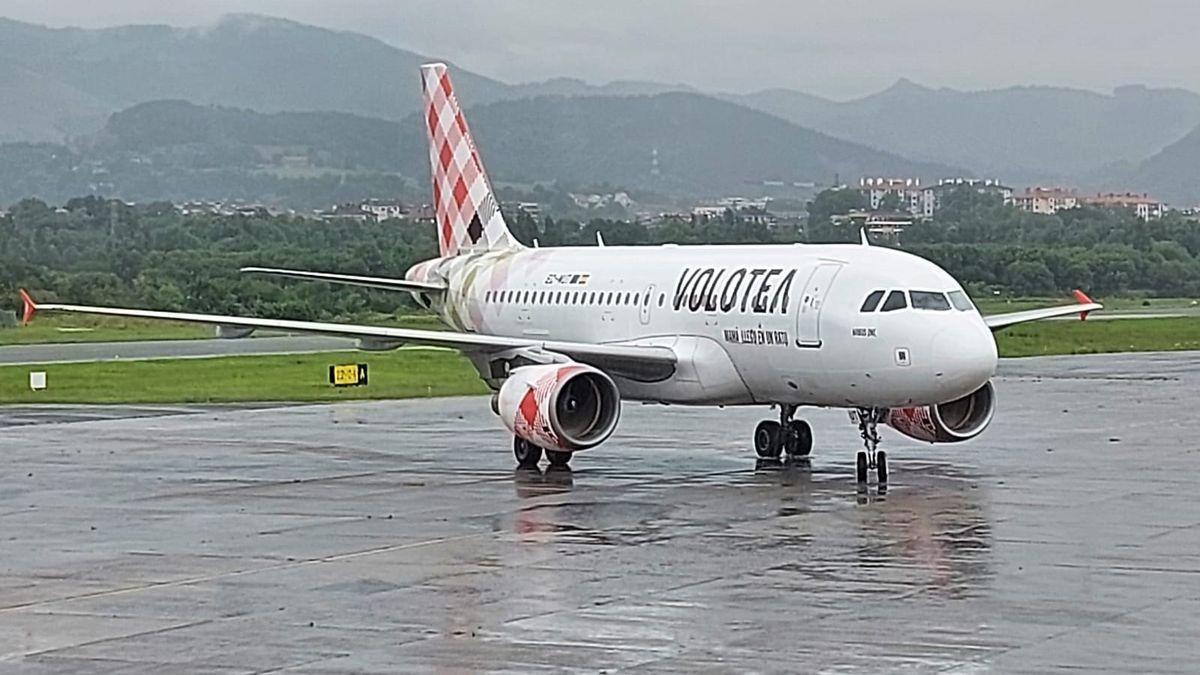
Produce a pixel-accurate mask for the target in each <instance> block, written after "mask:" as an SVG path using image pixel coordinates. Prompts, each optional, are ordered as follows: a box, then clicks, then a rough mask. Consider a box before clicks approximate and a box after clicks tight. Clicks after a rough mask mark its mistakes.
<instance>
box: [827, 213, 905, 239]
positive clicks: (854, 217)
mask: <svg viewBox="0 0 1200 675" xmlns="http://www.w3.org/2000/svg"><path fill="white" fill-rule="evenodd" d="M915 218H916V216H914V215H912V214H911V213H908V212H907V211H905V212H901V213H878V212H876V213H872V212H869V211H851V212H850V213H846V214H842V215H836V216H833V218H832V219H831V220H832V222H833V224H834V225H841V226H843V227H851V228H854V229H856V230H861V229H866V231H867V232H869V233H871V234H873V235H876V236H878V237H884V238H887V239H890V240H892V241H899V239H900V233H901V232H903V231H904V230H905V229H907V228H908V227H910V226H912V224H913V222H914V220H915Z"/></svg>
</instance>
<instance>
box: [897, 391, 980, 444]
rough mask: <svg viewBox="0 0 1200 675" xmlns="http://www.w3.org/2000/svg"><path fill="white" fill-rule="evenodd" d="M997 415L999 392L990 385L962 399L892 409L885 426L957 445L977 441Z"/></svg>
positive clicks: (923, 437)
mask: <svg viewBox="0 0 1200 675" xmlns="http://www.w3.org/2000/svg"><path fill="white" fill-rule="evenodd" d="M995 414H996V392H995V390H994V389H992V383H991V382H988V383H987V384H985V385H983V386H982V387H980V388H979V389H976V390H975V391H973V392H971V393H970V394H967V395H966V396H963V397H962V398H960V399H956V400H954V401H950V402H948V403H939V404H937V405H929V406H920V407H915V408H892V409H891V410H889V411H888V413H887V416H886V417H885V418H884V423H885V424H887V425H888V426H889V427H891V428H893V429H895V430H896V431H899V432H900V433H902V434H904V435H905V436H908V437H909V438H915V439H916V440H918V441H926V442H929V443H958V442H960V441H966V440H970V439H972V438H975V437H976V436H978V435H979V434H981V433H982V432H983V430H984V429H986V428H987V425H988V424H990V423H991V422H992V417H993V416H995Z"/></svg>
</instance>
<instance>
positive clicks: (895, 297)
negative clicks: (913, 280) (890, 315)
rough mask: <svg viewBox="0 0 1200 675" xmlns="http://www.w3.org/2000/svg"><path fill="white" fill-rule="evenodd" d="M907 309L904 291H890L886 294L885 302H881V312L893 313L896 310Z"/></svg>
mask: <svg viewBox="0 0 1200 675" xmlns="http://www.w3.org/2000/svg"><path fill="white" fill-rule="evenodd" d="M905 307H908V300H907V299H905V297H904V291H892V292H891V293H888V296H887V300H884V301H883V307H882V308H881V309H880V310H879V311H881V312H894V311H896V310H897V309H904V308H905Z"/></svg>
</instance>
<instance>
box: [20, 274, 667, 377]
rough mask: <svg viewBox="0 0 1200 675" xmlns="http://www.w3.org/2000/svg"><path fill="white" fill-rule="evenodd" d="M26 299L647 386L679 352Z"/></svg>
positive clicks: (33, 308) (36, 307)
mask: <svg viewBox="0 0 1200 675" xmlns="http://www.w3.org/2000/svg"><path fill="white" fill-rule="evenodd" d="M21 300H22V302H23V303H24V305H25V307H24V321H25V323H28V322H29V321H30V320H31V319H32V318H33V315H34V313H35V312H37V311H54V312H71V313H76V314H100V315H105V316H124V317H133V318H140V319H156V320H162V321H183V322H188V323H201V324H208V325H212V326H217V327H218V328H221V329H225V330H226V331H227V332H228V333H230V334H232V335H235V336H236V335H239V334H240V335H246V334H248V333H249V331H250V330H253V329H256V328H265V329H269V330H281V331H290V332H296V333H314V334H318V335H332V336H337V337H346V338H357V339H358V340H359V345H360V347H363V348H368V349H373V350H383V349H394V348H396V347H399V346H400V345H402V344H418V345H430V346H436V347H448V348H451V349H457V350H459V351H462V352H469V353H476V354H489V353H496V352H503V351H507V350H511V349H540V350H544V351H547V352H553V353H556V354H562V355H564V356H568V357H570V358H572V359H574V360H576V361H580V362H582V363H587V364H590V365H593V366H596V367H597V368H600V369H601V370H607V371H611V372H613V373H616V374H620V375H624V376H626V377H631V378H633V379H637V380H643V381H652V380H657V379H665V378H667V377H670V375H671V374H672V373H674V372H675V363H676V356H675V352H674V351H673V350H671V349H670V348H668V347H662V346H650V345H646V346H639V345H631V344H624V345H622V344H593V343H587V342H566V341H561V340H530V339H527V338H512V337H500V336H495V335H480V334H478V333H457V332H453V331H436V330H420V329H415V328H389V327H386V326H359V325H354V324H344V323H323V322H318V321H293V320H289V319H256V318H251V317H240V316H220V315H216V314H192V313H188V312H159V311H155V310H148V309H124V308H119V307H88V306H83V305H61V304H45V305H40V304H37V303H35V302H34V301H33V299H32V298H30V297H29V294H28V293H26V292H25V291H24V290H22V291H21ZM239 331H240V333H239Z"/></svg>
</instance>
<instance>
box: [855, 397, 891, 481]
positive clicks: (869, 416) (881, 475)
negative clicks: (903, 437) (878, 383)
mask: <svg viewBox="0 0 1200 675" xmlns="http://www.w3.org/2000/svg"><path fill="white" fill-rule="evenodd" d="M851 415H852V416H853V417H854V419H855V420H856V421H857V422H858V434H859V435H860V436H862V440H863V445H864V446H865V449H864V450H859V451H858V455H857V457H855V462H854V468H855V475H856V477H857V478H858V483H859V484H860V485H865V484H866V482H867V473H868V471H869V470H870V469H875V476H876V478H878V479H879V484H880V485H887V481H888V469H887V453H886V452H884V451H883V450H879V449H878V448H879V429H878V426H879V423H880V422H882V421H883V420H884V417H885V416H886V415H887V408H859V409H858V410H857V411H855V412H853V413H851Z"/></svg>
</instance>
